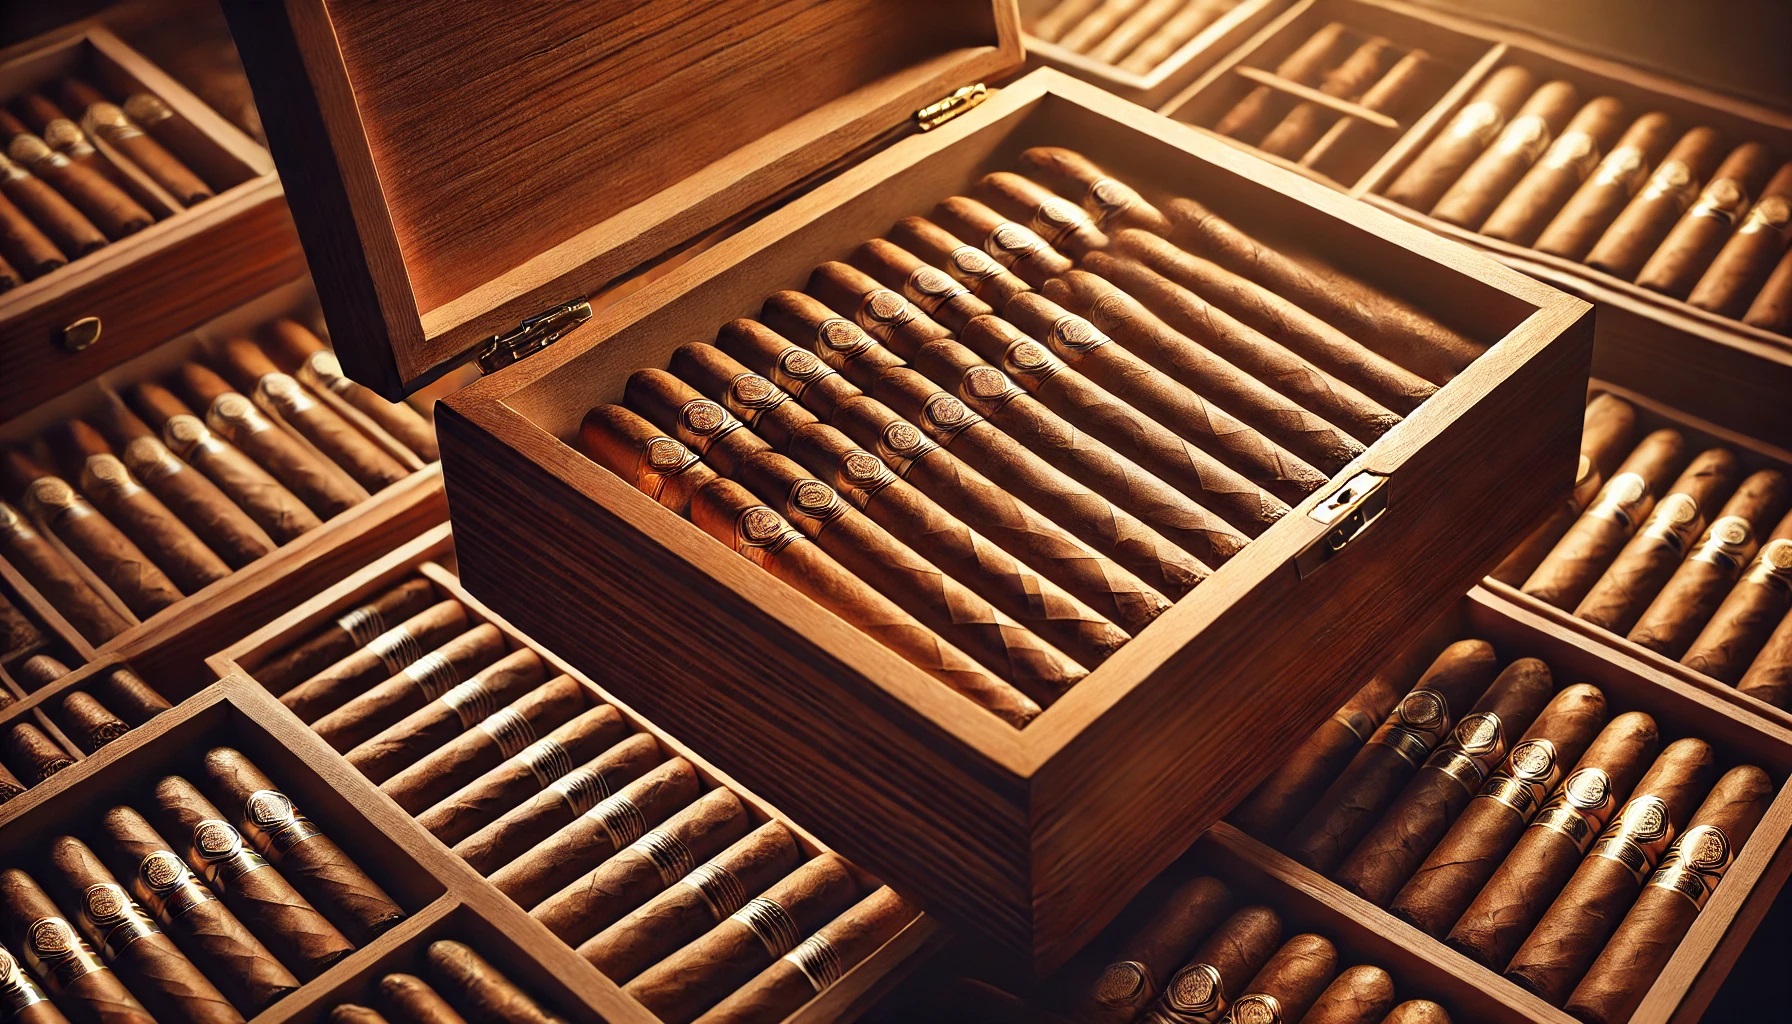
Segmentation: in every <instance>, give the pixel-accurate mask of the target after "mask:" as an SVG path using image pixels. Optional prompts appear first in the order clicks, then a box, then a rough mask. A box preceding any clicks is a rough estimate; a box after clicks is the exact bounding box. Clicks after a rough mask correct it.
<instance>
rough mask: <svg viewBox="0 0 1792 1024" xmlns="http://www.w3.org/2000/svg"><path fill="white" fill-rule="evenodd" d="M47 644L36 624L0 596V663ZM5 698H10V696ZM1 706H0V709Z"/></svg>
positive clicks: (27, 686) (28, 686) (22, 680)
mask: <svg viewBox="0 0 1792 1024" xmlns="http://www.w3.org/2000/svg"><path fill="white" fill-rule="evenodd" d="M47 643H49V640H47V639H46V638H45V637H44V634H43V631H42V630H40V629H38V628H37V623H35V622H33V621H31V618H30V617H29V616H27V615H26V614H25V613H24V612H22V611H20V610H19V609H18V607H17V606H16V605H14V604H13V603H12V601H11V600H9V599H7V597H6V596H5V595H4V594H0V662H11V661H12V660H13V659H14V658H17V657H19V656H20V655H25V654H29V653H30V652H31V651H35V650H38V649H40V648H42V647H43V646H44V645H45V644H47ZM31 660H33V659H27V660H26V662H25V664H28V663H29V662H30V661H31ZM62 674H67V673H66V672H64V673H62ZM20 682H21V683H26V688H27V689H35V688H36V686H41V685H43V684H42V683H38V684H36V686H33V685H30V684H29V683H28V682H27V681H26V680H24V679H21V680H20ZM5 696H7V697H8V698H10V697H11V694H7V695H5ZM10 702H11V701H10V700H8V701H7V703H10ZM3 706H4V705H3V704H0V707H3Z"/></svg>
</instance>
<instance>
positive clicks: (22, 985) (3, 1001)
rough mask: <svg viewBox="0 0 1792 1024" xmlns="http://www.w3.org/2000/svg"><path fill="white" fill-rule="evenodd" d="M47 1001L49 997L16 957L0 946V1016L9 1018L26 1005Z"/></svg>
mask: <svg viewBox="0 0 1792 1024" xmlns="http://www.w3.org/2000/svg"><path fill="white" fill-rule="evenodd" d="M49 1001H50V997H49V996H47V995H45V994H44V990H43V989H41V988H39V987H38V985H37V982H36V980H34V979H33V978H32V977H31V975H29V974H26V973H25V968H24V967H23V966H21V965H20V964H19V961H18V958H17V957H15V956H13V955H12V952H11V951H10V950H8V949H6V947H4V946H0V1017H5V1018H7V1019H10V1018H12V1017H13V1016H15V1015H17V1014H18V1012H19V1011H20V1010H23V1009H24V1008H25V1007H27V1006H31V1005H33V1004H34V1003H47V1002H49Z"/></svg>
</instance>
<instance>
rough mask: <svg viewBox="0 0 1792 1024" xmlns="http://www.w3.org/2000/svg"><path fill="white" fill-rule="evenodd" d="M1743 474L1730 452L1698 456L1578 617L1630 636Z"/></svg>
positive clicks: (1614, 562) (1721, 450) (1714, 451)
mask: <svg viewBox="0 0 1792 1024" xmlns="http://www.w3.org/2000/svg"><path fill="white" fill-rule="evenodd" d="M1741 473H1742V466H1741V464H1740V463H1739V462H1737V461H1736V456H1735V454H1733V453H1732V452H1731V451H1730V450H1729V449H1727V448H1712V449H1709V450H1708V451H1705V452H1702V453H1700V454H1699V455H1697V456H1695V457H1694V458H1693V460H1692V463H1691V464H1690V465H1688V466H1687V467H1686V469H1685V470H1683V471H1682V472H1681V474H1680V478H1679V479H1677V480H1675V481H1674V483H1673V486H1671V487H1669V488H1668V493H1667V494H1666V495H1664V496H1663V497H1662V499H1661V500H1660V501H1658V502H1656V503H1655V508H1654V509H1653V510H1652V511H1651V512H1650V513H1649V518H1648V519H1646V520H1644V521H1643V525H1642V526H1641V527H1640V528H1639V529H1638V530H1637V532H1636V535H1635V536H1633V537H1631V538H1630V541H1629V543H1627V544H1625V545H1624V549H1623V550H1622V551H1619V552H1618V556H1617V557H1616V558H1614V559H1613V560H1612V564H1611V566H1610V567H1609V568H1607V569H1606V570H1605V574H1604V575H1602V576H1600V577H1599V581H1598V582H1597V583H1594V584H1593V589H1592V590H1589V591H1588V592H1587V596H1586V597H1584V598H1582V599H1581V602H1580V604H1579V605H1578V606H1577V607H1576V608H1575V609H1574V616H1575V618H1578V619H1585V620H1586V621H1588V622H1591V623H1592V624H1594V625H1595V626H1599V627H1602V628H1604V629H1609V630H1611V631H1612V632H1614V633H1626V632H1629V631H1630V628H1631V627H1632V626H1634V625H1636V620H1637V618H1638V616H1640V615H1642V614H1643V609H1645V608H1647V607H1649V602H1650V601H1653V600H1654V599H1655V595H1656V594H1658V593H1660V591H1661V587H1662V584H1664V583H1666V582H1667V581H1668V579H1669V577H1671V576H1673V575H1674V570H1675V569H1676V568H1678V567H1679V565H1680V561H1681V559H1683V558H1685V557H1686V552H1687V548H1688V547H1690V546H1691V544H1692V542H1693V540H1694V539H1695V538H1697V537H1698V536H1699V534H1700V533H1702V532H1704V529H1705V523H1706V521H1707V517H1708V516H1709V515H1710V513H1711V512H1712V510H1713V509H1714V508H1715V507H1716V506H1717V504H1718V502H1719V499H1720V498H1722V497H1725V496H1727V495H1728V494H1729V492H1730V491H1731V490H1732V489H1733V488H1734V487H1735V486H1736V480H1737V478H1738V477H1739V476H1741Z"/></svg>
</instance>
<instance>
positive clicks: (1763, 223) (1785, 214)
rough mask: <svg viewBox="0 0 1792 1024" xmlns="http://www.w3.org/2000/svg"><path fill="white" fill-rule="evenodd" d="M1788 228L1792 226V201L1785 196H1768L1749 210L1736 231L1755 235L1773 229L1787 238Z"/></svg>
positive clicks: (1741, 233)
mask: <svg viewBox="0 0 1792 1024" xmlns="http://www.w3.org/2000/svg"><path fill="white" fill-rule="evenodd" d="M1788 228H1792V203H1788V202H1787V200H1786V197H1785V196H1767V197H1766V198H1764V199H1762V200H1761V201H1760V202H1758V203H1756V204H1755V206H1754V209H1752V210H1750V211H1748V216H1747V217H1744V218H1743V220H1742V226H1741V227H1740V228H1737V229H1736V233H1737V234H1740V235H1753V234H1758V233H1761V232H1766V231H1771V232H1773V233H1774V234H1776V235H1778V236H1780V237H1781V238H1785V237H1786V235H1787V234H1788Z"/></svg>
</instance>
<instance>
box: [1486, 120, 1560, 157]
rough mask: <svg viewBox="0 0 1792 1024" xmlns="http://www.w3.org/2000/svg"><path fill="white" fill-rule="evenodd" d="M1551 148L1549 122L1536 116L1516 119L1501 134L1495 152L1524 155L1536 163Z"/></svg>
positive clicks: (1495, 145) (1495, 144)
mask: <svg viewBox="0 0 1792 1024" xmlns="http://www.w3.org/2000/svg"><path fill="white" fill-rule="evenodd" d="M1548 146H1549V122H1547V121H1545V120H1543V118H1541V117H1538V116H1537V115H1536V114H1526V115H1524V116H1523V117H1518V118H1514V119H1513V120H1512V123H1511V124H1509V125H1507V126H1506V130H1505V131H1503V132H1501V133H1500V139H1499V141H1498V142H1496V143H1494V147H1493V148H1494V151H1495V152H1497V153H1500V154H1503V155H1506V156H1519V155H1523V156H1524V157H1526V158H1527V159H1529V160H1531V161H1533V162H1535V161H1536V159H1537V158H1538V157H1540V156H1542V155H1543V151H1544V149H1546V148H1547V147H1548Z"/></svg>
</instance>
